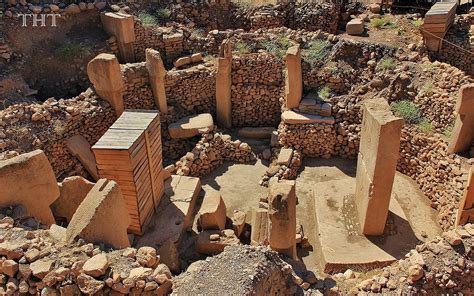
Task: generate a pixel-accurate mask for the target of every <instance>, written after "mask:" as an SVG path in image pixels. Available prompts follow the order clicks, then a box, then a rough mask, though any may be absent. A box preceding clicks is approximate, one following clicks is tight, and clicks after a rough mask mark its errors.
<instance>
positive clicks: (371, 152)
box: [355, 99, 403, 235]
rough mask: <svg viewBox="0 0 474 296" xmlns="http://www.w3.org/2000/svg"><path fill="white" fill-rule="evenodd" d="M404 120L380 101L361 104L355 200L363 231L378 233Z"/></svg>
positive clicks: (383, 101)
mask: <svg viewBox="0 0 474 296" xmlns="http://www.w3.org/2000/svg"><path fill="white" fill-rule="evenodd" d="M402 125H403V119H402V118H399V117H395V116H394V115H393V114H392V112H391V111H390V106H389V105H388V103H387V102H386V101H385V100H383V99H380V100H371V101H368V102H366V103H365V104H364V116H363V119H362V131H361V138H360V148H359V157H358V160H357V176H356V192H355V202H356V206H357V212H358V216H359V222H360V225H361V229H362V233H363V234H365V235H381V234H383V232H384V228H385V223H386V221H387V216H388V207H389V205H390V196H391V194H392V186H393V180H394V178H395V170H396V167H397V161H398V157H399V149H400V134H401V128H402Z"/></svg>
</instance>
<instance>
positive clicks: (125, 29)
mask: <svg viewBox="0 0 474 296" xmlns="http://www.w3.org/2000/svg"><path fill="white" fill-rule="evenodd" d="M100 20H101V21H102V26H103V27H104V30H105V31H106V32H107V33H108V34H109V35H112V36H115V38H116V39H117V45H118V48H119V53H120V60H121V61H122V62H123V63H134V62H135V46H134V44H135V23H134V17H133V15H129V14H126V13H123V12H104V13H101V14H100Z"/></svg>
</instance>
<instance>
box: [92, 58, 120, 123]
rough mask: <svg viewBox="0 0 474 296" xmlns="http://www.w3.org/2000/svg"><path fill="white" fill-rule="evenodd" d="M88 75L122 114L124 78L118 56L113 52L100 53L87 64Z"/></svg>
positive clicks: (97, 88) (104, 97)
mask: <svg viewBox="0 0 474 296" xmlns="http://www.w3.org/2000/svg"><path fill="white" fill-rule="evenodd" d="M87 75H88V76H89V80H90V82H91V83H92V84H93V85H94V88H95V90H96V92H97V94H98V95H99V96H100V97H101V98H102V99H104V100H106V101H107V102H109V103H110V105H111V106H112V108H113V109H114V110H115V113H116V114H117V116H120V115H121V114H122V113H123V110H124V107H123V79H122V72H121V71H120V64H119V62H118V60H117V58H116V57H115V56H114V55H113V54H108V53H101V54H99V55H98V56H96V57H95V58H93V59H92V60H91V61H90V62H89V64H87Z"/></svg>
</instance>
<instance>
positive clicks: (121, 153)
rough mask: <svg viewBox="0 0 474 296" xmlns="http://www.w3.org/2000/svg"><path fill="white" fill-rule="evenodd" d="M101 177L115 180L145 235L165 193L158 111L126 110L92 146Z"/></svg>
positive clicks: (136, 227) (136, 230) (133, 230)
mask: <svg viewBox="0 0 474 296" xmlns="http://www.w3.org/2000/svg"><path fill="white" fill-rule="evenodd" d="M92 151H93V152H94V154H95V158H96V162H97V169H98V173H99V177H100V178H107V179H111V180H114V181H116V182H117V183H118V184H119V186H120V189H121V190H122V194H123V197H124V199H125V203H126V205H127V209H128V213H129V214H130V217H131V220H132V222H131V224H130V227H129V231H130V232H131V233H134V234H138V235H142V234H143V232H144V231H145V228H146V226H147V224H148V223H149V222H150V220H151V218H152V216H153V214H154V212H155V209H156V208H157V207H158V205H159V203H160V199H161V196H162V195H163V191H164V185H163V162H162V154H161V127H160V118H159V115H158V112H157V111H149V110H126V111H125V112H124V113H123V114H122V115H121V116H120V117H119V118H118V119H117V121H115V123H114V124H113V125H112V126H111V127H110V128H109V129H108V130H107V132H106V133H105V134H104V135H103V136H102V137H101V138H100V139H99V141H98V142H97V143H96V144H95V145H94V146H93V147H92Z"/></svg>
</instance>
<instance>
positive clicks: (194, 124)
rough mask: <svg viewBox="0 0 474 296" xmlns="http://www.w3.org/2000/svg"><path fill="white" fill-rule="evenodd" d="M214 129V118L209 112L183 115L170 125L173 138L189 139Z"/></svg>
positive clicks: (169, 129) (169, 128)
mask: <svg viewBox="0 0 474 296" xmlns="http://www.w3.org/2000/svg"><path fill="white" fill-rule="evenodd" d="M213 129H214V120H213V119H212V115H211V114H209V113H203V114H198V115H193V116H187V117H183V118H181V119H180V120H178V121H177V122H175V123H172V124H170V125H169V126H168V131H169V133H170V137H171V138H172V139H187V138H192V137H194V136H197V135H199V134H201V133H206V132H210V131H212V130H213Z"/></svg>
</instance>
